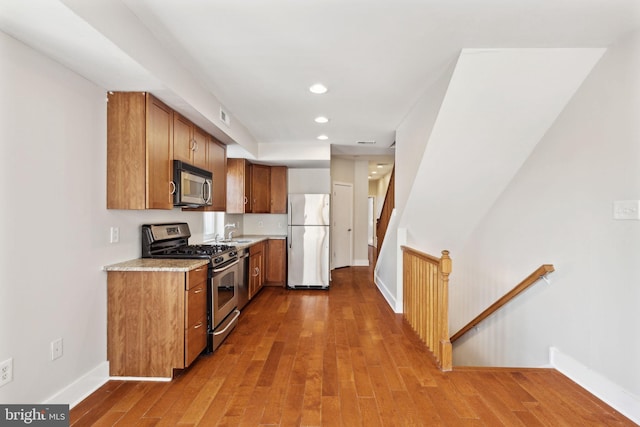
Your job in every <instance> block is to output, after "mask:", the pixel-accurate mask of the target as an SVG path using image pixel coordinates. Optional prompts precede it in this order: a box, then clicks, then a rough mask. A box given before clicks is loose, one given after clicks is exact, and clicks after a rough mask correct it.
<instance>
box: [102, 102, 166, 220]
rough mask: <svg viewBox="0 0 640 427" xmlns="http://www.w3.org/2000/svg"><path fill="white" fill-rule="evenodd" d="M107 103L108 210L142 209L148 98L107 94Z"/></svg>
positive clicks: (144, 193)
mask: <svg viewBox="0 0 640 427" xmlns="http://www.w3.org/2000/svg"><path fill="white" fill-rule="evenodd" d="M108 101H109V102H108V103H107V209H145V208H146V207H147V191H146V189H147V169H146V164H147V153H146V134H145V126H146V108H147V102H148V100H147V97H146V95H145V93H133V92H126V93H125V92H109V94H108ZM169 115H171V113H169Z"/></svg>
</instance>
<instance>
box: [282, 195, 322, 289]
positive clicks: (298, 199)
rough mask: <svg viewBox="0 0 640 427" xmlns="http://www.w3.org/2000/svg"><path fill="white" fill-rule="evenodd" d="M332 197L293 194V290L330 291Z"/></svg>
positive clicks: (290, 257)
mask: <svg viewBox="0 0 640 427" xmlns="http://www.w3.org/2000/svg"><path fill="white" fill-rule="evenodd" d="M329 208H330V195H329V194H289V209H288V223H289V226H288V236H287V237H288V242H289V247H288V250H287V260H288V263H287V265H288V274H287V286H288V287H289V288H305V289H328V288H329V280H330V276H329V234H330V233H329V230H330V227H329V224H330V222H329V221H330V217H329Z"/></svg>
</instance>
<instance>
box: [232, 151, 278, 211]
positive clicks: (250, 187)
mask: <svg viewBox="0 0 640 427" xmlns="http://www.w3.org/2000/svg"><path fill="white" fill-rule="evenodd" d="M227 213H287V167H286V166H267V165H256V164H252V163H250V162H249V161H248V160H247V159H227Z"/></svg>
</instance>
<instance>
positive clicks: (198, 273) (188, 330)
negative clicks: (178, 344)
mask: <svg viewBox="0 0 640 427" xmlns="http://www.w3.org/2000/svg"><path fill="white" fill-rule="evenodd" d="M207 285H208V280H207V266H202V267H199V268H198V269H195V270H191V271H190V272H189V273H187V283H186V286H185V288H186V291H185V292H186V306H185V322H184V324H185V331H184V333H185V338H184V339H185V343H184V364H185V366H189V365H190V364H191V363H192V362H193V361H194V360H195V358H196V357H198V355H199V354H200V353H202V350H204V349H205V348H206V347H207V327H206V322H207Z"/></svg>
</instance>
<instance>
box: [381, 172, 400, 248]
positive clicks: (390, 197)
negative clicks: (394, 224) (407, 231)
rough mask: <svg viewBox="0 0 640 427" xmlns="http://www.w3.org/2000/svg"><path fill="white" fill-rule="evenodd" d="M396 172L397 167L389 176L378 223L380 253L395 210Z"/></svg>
mask: <svg viewBox="0 0 640 427" xmlns="http://www.w3.org/2000/svg"><path fill="white" fill-rule="evenodd" d="M395 174H396V168H395V167H394V168H393V170H392V171H391V178H389V186H388V187H387V194H386V196H385V198H384V204H383V205H382V211H381V212H380V218H379V219H378V223H377V225H376V239H377V241H378V244H377V249H378V253H380V248H381V247H382V242H383V241H384V236H385V234H386V233H387V228H388V227H389V221H390V220H391V213H392V212H393V208H395V199H396V195H395V188H396V185H395Z"/></svg>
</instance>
